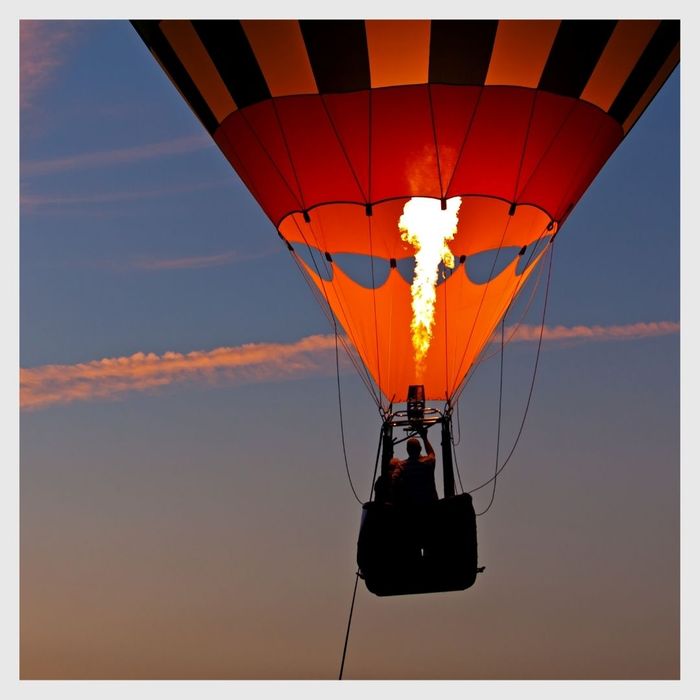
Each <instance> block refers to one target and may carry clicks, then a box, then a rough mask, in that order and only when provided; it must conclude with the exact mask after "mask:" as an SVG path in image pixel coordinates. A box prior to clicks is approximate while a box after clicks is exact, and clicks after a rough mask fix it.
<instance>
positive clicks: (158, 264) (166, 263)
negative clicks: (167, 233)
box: [130, 250, 279, 271]
mask: <svg viewBox="0 0 700 700" xmlns="http://www.w3.org/2000/svg"><path fill="white" fill-rule="evenodd" d="M275 253H279V250H274V251H272V250H270V251H262V252H258V253H237V252H236V251H235V250H227V251H224V252H223V253H217V254H216V255H199V256H193V257H189V258H154V259H151V260H143V259H142V260H136V261H134V262H133V263H131V265H130V267H131V268H135V269H137V270H154V271H159V270H198V269H201V268H207V267H221V266H223V265H231V264H233V263H241V262H249V261H251V260H259V259H260V258H266V257H268V256H269V255H273V254H275Z"/></svg>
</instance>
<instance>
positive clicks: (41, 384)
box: [20, 321, 680, 409]
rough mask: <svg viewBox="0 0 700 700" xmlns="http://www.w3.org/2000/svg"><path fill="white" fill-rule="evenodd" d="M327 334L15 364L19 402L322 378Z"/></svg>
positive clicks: (551, 334) (662, 329)
mask: <svg viewBox="0 0 700 700" xmlns="http://www.w3.org/2000/svg"><path fill="white" fill-rule="evenodd" d="M679 330H680V324H678V323H675V322H672V321H661V322H656V323H635V324H630V325H625V326H571V327H567V326H553V327H545V329H544V334H543V338H544V339H545V340H546V341H571V340H578V341H588V342H592V341H610V340H634V339H640V338H648V337H652V336H660V335H669V334H674V333H678V332H679ZM539 334H540V328H539V326H520V327H519V328H518V329H517V331H516V333H515V336H514V340H518V341H530V342H532V341H536V340H538V339H539ZM334 353H335V338H334V336H332V335H313V336H308V337H306V338H302V339H301V340H298V341H296V342H294V343H250V344H247V345H239V346H234V347H221V348H216V349H215V350H208V351H195V352H190V353H186V354H183V353H178V352H166V353H164V354H162V355H157V354H155V353H143V352H138V353H135V354H133V355H130V356H128V357H111V358H104V359H101V360H93V361H91V362H85V363H80V364H75V365H43V366H40V367H33V368H28V369H22V370H20V397H21V398H20V405H21V407H22V408H23V409H38V408H43V407H46V406H50V405H52V404H67V403H71V402H73V401H86V400H93V399H114V398H119V397H122V396H124V395H126V394H127V393H129V392H135V391H145V390H149V389H155V388H158V387H165V386H168V385H171V384H175V383H180V382H187V381H199V382H208V383H217V384H218V383H220V382H221V381H226V382H229V383H232V384H236V383H258V382H270V381H280V380H288V379H298V378H300V377H307V376H324V375H328V374H331V373H332V372H333V371H334V369H335V354H334Z"/></svg>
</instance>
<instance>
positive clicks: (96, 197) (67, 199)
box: [20, 178, 231, 211]
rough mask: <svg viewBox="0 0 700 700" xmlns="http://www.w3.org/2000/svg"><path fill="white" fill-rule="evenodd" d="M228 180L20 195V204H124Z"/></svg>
mask: <svg viewBox="0 0 700 700" xmlns="http://www.w3.org/2000/svg"><path fill="white" fill-rule="evenodd" d="M230 185H231V180H230V179H229V178H225V179H224V178H222V179H220V180H213V181H209V182H197V183H188V184H182V185H173V186H171V187H160V188H157V189H143V190H129V191H122V192H96V193H88V194H81V195H63V194H22V195H21V196H20V204H21V205H22V207H25V208H27V209H29V210H31V211H36V210H38V209H44V208H52V209H53V208H57V207H58V208H60V207H70V206H80V205H86V204H87V205H90V204H110V203H113V202H126V201H134V200H140V199H151V198H153V197H167V196H171V195H173V194H185V193H188V192H198V191H200V190H208V189H211V188H213V187H224V186H230Z"/></svg>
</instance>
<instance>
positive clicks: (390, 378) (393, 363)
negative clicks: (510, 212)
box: [299, 252, 543, 403]
mask: <svg viewBox="0 0 700 700" xmlns="http://www.w3.org/2000/svg"><path fill="white" fill-rule="evenodd" d="M542 254H543V252H540V253H539V254H538V255H537V256H536V257H535V259H534V260H533V261H532V263H531V264H530V265H529V266H528V267H527V268H526V269H525V270H524V271H523V272H522V274H520V275H519V274H517V272H516V268H517V266H518V258H517V257H516V259H515V260H513V261H512V262H511V263H510V264H509V265H508V266H507V267H506V268H505V269H504V270H503V271H502V272H501V273H500V274H499V275H497V276H495V277H494V278H492V279H491V280H490V281H489V282H487V283H484V284H477V283H475V282H472V281H471V280H470V279H469V277H468V276H467V274H466V272H465V266H464V265H458V266H457V267H456V268H455V270H454V271H453V272H452V274H451V275H450V276H449V277H448V278H447V279H446V280H445V281H444V282H443V283H442V284H440V285H439V286H438V288H437V299H436V304H435V323H434V327H433V339H432V342H431V345H430V350H429V351H428V354H427V357H426V359H425V361H424V363H423V370H422V371H420V370H419V369H418V368H417V366H416V362H415V360H414V351H413V345H412V341H411V318H412V313H413V312H412V308H411V287H410V284H409V283H408V282H406V280H404V278H403V277H402V276H401V274H400V273H399V272H398V270H397V269H396V268H393V269H392V270H391V271H390V273H389V276H388V278H387V280H386V282H385V283H384V284H383V285H381V286H380V287H377V288H375V289H368V288H367V287H363V286H362V285H360V284H358V283H357V282H355V281H354V280H352V279H351V278H350V277H348V276H347V275H346V274H345V273H344V272H343V271H342V270H341V269H340V268H339V267H338V266H337V265H335V264H332V266H331V268H332V278H331V279H330V280H324V279H322V278H321V277H319V275H318V274H317V273H316V272H315V271H314V270H312V269H311V267H310V266H309V265H307V264H306V263H305V262H304V261H303V260H301V259H300V260H299V262H300V264H301V265H302V266H303V268H304V269H305V271H306V273H307V274H308V276H309V277H310V278H311V279H312V280H313V281H314V282H315V284H316V286H317V287H318V289H319V291H320V292H321V295H322V296H323V297H324V298H325V300H326V301H327V303H328V305H329V306H330V308H331V309H332V311H333V313H334V314H335V316H336V318H337V319H338V321H339V322H340V324H341V325H342V326H343V328H344V329H345V332H346V333H347V335H348V337H349V338H350V340H351V342H352V344H353V345H354V346H355V348H356V349H357V351H358V353H359V355H360V357H361V358H362V361H363V362H364V364H365V366H366V367H367V369H368V370H369V372H370V373H371V375H372V377H373V379H374V381H375V383H376V384H377V386H378V387H379V388H380V390H381V392H382V394H383V395H384V397H385V398H386V400H387V401H389V402H392V403H396V402H402V401H406V396H407V389H408V386H409V384H423V385H424V386H425V396H426V399H428V400H436V401H439V400H447V399H449V398H450V397H451V396H452V395H453V394H454V393H455V391H456V390H457V388H458V387H459V385H460V383H461V382H462V380H463V379H464V377H465V375H466V373H467V372H468V370H469V369H470V368H471V367H472V365H473V364H474V362H475V361H476V359H477V358H478V356H479V353H480V352H481V350H482V349H483V347H484V345H485V344H486V343H487V342H488V340H489V338H490V337H491V335H492V333H493V330H494V328H495V327H496V325H497V324H498V322H499V320H500V319H501V317H502V316H503V314H504V312H505V310H506V308H507V307H508V305H509V304H510V302H511V301H512V300H513V299H514V298H515V296H516V295H517V293H518V292H519V291H520V289H521V288H522V286H523V285H524V283H525V281H526V280H527V279H528V277H529V276H530V274H531V273H532V271H533V270H534V269H535V267H536V266H537V263H538V262H539V260H540V258H541V256H542Z"/></svg>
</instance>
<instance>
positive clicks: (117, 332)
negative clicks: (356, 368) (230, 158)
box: [19, 21, 681, 680]
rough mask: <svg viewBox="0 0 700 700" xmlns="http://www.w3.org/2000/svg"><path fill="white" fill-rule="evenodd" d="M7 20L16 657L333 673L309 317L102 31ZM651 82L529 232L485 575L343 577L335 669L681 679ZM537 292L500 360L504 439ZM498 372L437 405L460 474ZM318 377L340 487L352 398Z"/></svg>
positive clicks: (330, 516)
mask: <svg viewBox="0 0 700 700" xmlns="http://www.w3.org/2000/svg"><path fill="white" fill-rule="evenodd" d="M20 37H21V40H20V50H21V53H20V80H21V91H20V239H19V243H20V280H19V282H20V365H21V381H22V391H21V398H20V401H21V414H20V425H21V434H20V459H21V476H20V487H21V499H20V535H21V543H20V544H21V549H20V554H21V560H20V574H21V580H20V594H21V604H20V623H21V624H20V673H21V677H22V678H24V679H122V678H123V679H253V680H254V679H265V680H273V679H321V680H332V679H335V678H337V674H338V668H339V662H340V656H341V653H342V646H343V640H344V635H345V625H346V624H347V617H348V611H349V605H350V599H351V596H352V590H353V584H354V572H355V544H356V538H357V528H358V526H359V520H360V506H359V505H358V503H357V502H356V500H355V498H354V496H353V493H352V491H351V488H350V485H349V484H348V478H347V475H346V473H345V466H344V462H343V454H342V449H341V442H340V421H339V414H338V395H337V389H336V366H335V344H334V339H333V335H332V331H331V328H330V327H329V325H328V322H327V321H326V319H325V317H324V315H323V314H322V312H321V310H320V309H319V307H318V306H317V305H316V303H315V301H314V299H313V297H312V295H311V293H310V292H309V289H308V287H307V286H306V284H305V283H304V281H303V279H302V278H301V276H300V275H299V272H298V270H297V268H296V267H295V266H294V265H293V264H292V263H291V261H290V259H289V256H288V254H287V253H286V250H285V247H284V245H283V244H282V243H281V241H280V240H279V238H278V237H277V235H276V232H275V229H274V227H273V225H272V224H271V223H270V222H269V220H268V219H267V218H266V217H265V215H264V214H263V212H262V211H261V209H260V207H259V206H258V205H257V204H256V202H255V201H254V199H253V198H252V197H251V196H250V194H249V193H248V192H247V191H246V189H245V187H244V186H243V185H242V184H241V182H240V180H239V179H238V177H237V176H236V174H235V173H234V172H233V170H232V169H231V167H230V165H229V164H228V163H227V162H226V160H225V159H224V157H223V156H222V155H221V154H220V153H219V151H218V150H217V148H216V147H215V145H214V144H213V143H212V142H211V140H210V139H209V137H208V136H207V134H206V133H205V132H204V130H203V128H202V127H201V125H200V124H199V122H198V121H197V119H196V118H195V116H194V115H193V114H192V113H191V111H190V110H189V108H188V106H187V105H186V103H185V102H184V101H183V99H182V98H181V97H180V95H179V94H178V92H177V91H176V90H175V89H174V87H173V86H172V85H171V83H170V82H169V81H168V80H167V78H166V76H165V75H164V73H163V71H162V70H161V69H160V67H159V66H158V65H157V63H156V62H155V61H154V60H153V58H152V56H151V55H150V54H149V52H148V50H147V49H146V47H145V46H144V44H143V43H142V41H141V39H140V38H139V37H138V35H137V34H136V32H135V31H134V29H133V28H132V27H131V25H130V24H129V23H128V22H127V21H58V22H56V21H50V22H43V21H24V22H23V23H22V24H21V28H20ZM680 82H681V81H680V68H678V69H676V70H675V71H674V73H673V74H672V75H671V77H670V78H669V80H668V82H667V83H666V85H665V86H664V87H663V89H662V90H661V91H660V93H659V94H658V95H657V97H656V99H655V100H654V101H653V102H652V104H651V106H650V107H649V108H648V109H647V111H646V112H645V114H644V115H643V116H642V118H641V119H640V120H639V122H638V123H637V125H636V126H635V127H634V128H633V129H632V131H631V132H630V134H629V136H628V137H627V138H626V139H625V140H624V141H623V143H622V144H621V146H620V147H619V149H618V150H617V152H616V153H615V154H614V155H613V156H612V158H611V159H610V160H609V161H608V163H607V164H606V165H605V167H604V168H603V170H602V171H601V173H600V174H599V176H598V178H597V179H596V180H595V181H594V183H593V185H592V186H591V187H590V189H589V190H588V191H587V193H586V194H585V195H584V197H583V198H582V199H581V201H580V202H579V204H578V205H577V207H576V208H575V210H574V211H573V213H572V215H571V216H570V217H569V219H568V220H567V221H566V224H565V225H564V226H563V228H562V230H561V234H560V235H559V236H558V237H557V241H556V244H555V250H554V261H553V268H552V281H551V287H550V294H549V301H548V307H547V318H546V326H545V330H544V335H543V346H542V352H541V356H540V359H539V366H538V370H537V381H536V385H535V393H534V398H533V401H532V405H531V407H530V410H529V413H528V416H527V423H526V427H525V431H524V433H523V437H522V438H521V440H520V442H519V444H518V448H517V450H516V452H515V454H514V456H513V458H512V459H511V461H510V463H509V464H508V466H507V468H506V469H505V471H504V472H503V474H502V477H501V478H499V480H498V486H497V491H496V495H495V502H494V505H493V506H492V507H491V509H490V510H489V511H488V513H487V514H486V515H484V516H483V517H481V518H479V519H478V522H477V526H478V533H479V561H480V564H481V565H483V566H485V567H486V570H485V572H484V573H483V574H481V575H480V576H479V577H478V579H477V582H476V584H475V585H474V587H473V588H471V589H469V590H467V591H464V592H459V593H444V594H437V595H427V596H404V597H396V598H377V597H375V596H373V595H371V594H370V593H369V592H368V591H367V590H366V589H365V587H364V584H363V583H362V582H361V583H360V586H359V588H358V594H357V600H356V607H355V613H354V619H353V625H352V632H351V636H350V642H349V649H348V655H347V659H346V664H345V674H344V675H345V678H347V679H364V680H367V679H369V680H380V679H407V680H410V679H426V680H438V679H447V680H450V679H453V680H470V679H485V680H505V679H675V678H678V677H679V668H680V590H679V587H680V521H679V517H680V516H679V513H680V469H679V462H680V439H679V430H680V403H679V402H680V275H679V271H680V201H679V198H680V136H679V134H680V92H681V91H680ZM542 301H543V299H542V294H541V290H540V293H539V294H538V295H537V297H536V300H535V303H534V304H533V308H532V312H531V314H530V316H529V317H528V319H527V320H526V325H525V327H524V328H522V329H521V330H520V332H519V335H517V336H516V337H515V338H514V342H512V343H511V344H510V345H509V346H508V348H507V350H506V355H505V393H504V407H503V408H504V414H503V427H502V443H501V454H502V455H503V453H504V452H505V453H507V451H508V450H509V449H510V446H511V445H512V443H513V440H514V439H515V436H516V434H517V431H518V428H519V425H520V420H521V418H522V415H523V410H524V408H525V403H526V400H527V392H528V389H529V382H530V378H531V376H532V370H533V364H534V362H535V356H536V350H537V342H536V340H537V338H538V330H539V326H538V324H539V320H540V314H541V309H542ZM498 370H499V366H498V359H497V356H496V357H493V358H492V359H490V360H488V361H486V362H484V363H483V364H482V366H481V367H480V368H479V369H478V371H477V373H476V375H475V376H474V379H473V380H472V381H471V382H470V384H469V387H468V388H467V390H466V391H465V392H464V394H463V395H462V399H461V401H460V410H459V418H460V438H461V439H460V444H459V446H458V448H457V455H458V462H459V469H460V474H461V479H462V481H463V483H464V486H465V489H466V490H469V489H470V488H473V487H474V486H477V485H478V484H481V483H482V482H483V481H485V480H486V479H488V478H489V477H490V475H491V474H492V472H493V464H494V459H495V450H496V426H497V412H498ZM340 378H341V383H342V398H343V416H344V420H345V423H344V427H345V436H346V442H347V446H348V459H349V466H350V472H351V476H352V479H353V483H354V484H355V486H356V488H357V489H358V492H359V493H360V494H361V496H362V498H365V497H366V496H367V495H368V493H369V489H370V482H371V475H372V468H373V463H374V453H375V450H376V444H377V434H378V430H379V427H380V425H379V418H378V415H377V413H376V410H375V407H374V405H373V403H372V401H371V400H370V398H369V396H368V394H367V393H366V391H365V388H364V386H363V385H362V383H361V381H360V380H359V379H358V377H357V375H356V374H354V373H353V371H352V368H351V367H350V366H349V364H346V363H343V364H342V366H341V375H340ZM434 442H435V444H437V443H438V442H439V438H438V437H437V436H436V438H435V441H434ZM490 494H491V492H490V490H489V489H488V488H487V489H482V490H480V491H478V492H477V493H475V494H474V502H475V507H476V509H477V511H478V510H482V509H483V508H484V507H485V506H486V505H487V503H488V501H489V498H490Z"/></svg>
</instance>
